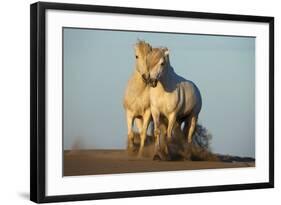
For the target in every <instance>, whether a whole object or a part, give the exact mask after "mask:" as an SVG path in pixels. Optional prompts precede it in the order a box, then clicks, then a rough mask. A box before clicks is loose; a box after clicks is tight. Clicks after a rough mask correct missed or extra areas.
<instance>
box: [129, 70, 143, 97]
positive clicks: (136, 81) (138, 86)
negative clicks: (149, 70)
mask: <svg viewBox="0 0 281 205" xmlns="http://www.w3.org/2000/svg"><path fill="white" fill-rule="evenodd" d="M131 82H132V83H131V85H130V86H132V88H133V90H134V91H135V92H141V91H143V90H144V89H145V88H146V87H147V85H146V83H145V82H143V79H142V77H141V75H140V73H139V72H138V71H136V70H135V72H134V73H133V76H132V81H131Z"/></svg>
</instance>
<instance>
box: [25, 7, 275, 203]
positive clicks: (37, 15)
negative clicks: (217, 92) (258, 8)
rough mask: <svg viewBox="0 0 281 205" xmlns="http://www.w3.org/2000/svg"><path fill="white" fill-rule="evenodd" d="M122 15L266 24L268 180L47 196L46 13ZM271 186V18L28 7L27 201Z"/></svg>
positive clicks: (120, 196) (272, 169)
mask: <svg viewBox="0 0 281 205" xmlns="http://www.w3.org/2000/svg"><path fill="white" fill-rule="evenodd" d="M48 9H54V10H67V11H86V12H101V13H121V14H137V15H151V16H163V17H164V16H169V17H181V18H196V19H215V20H229V21H246V22H263V23H267V24H269V50H268V52H269V138H270V139H269V181H267V182H263V183H249V184H235V185H234V184H229V185H220V186H204V187H189V188H171V189H158V190H141V191H133V190H132V191H124V192H107V193H90V194H75V195H60V196H46V192H45V191H46V190H45V187H46V179H45V176H46V166H45V162H46V155H45V151H46V150H45V146H46V136H45V134H46V127H45V123H46V122H45V117H46V101H45V100H46V93H45V88H46V81H45V77H46V76H45V74H46V70H45V69H46V68H45V61H46V60H45V48H46V47H45V35H46V30H45V24H46V10H48ZM273 187H274V17H265V16H249V15H233V14H231V15H230V14H218V13H202V12H187V11H172V10H156V9H144V8H126V7H110V6H97V5H82V4H65V3H47V2H38V3H34V4H32V5H31V6H30V200H31V201H34V202H37V203H45V202H61V201H76V200H96V199H110V198H124V197H140V196H155V195H169V194H186V193H198V192H214V191H231V190H245V189H260V188H273Z"/></svg>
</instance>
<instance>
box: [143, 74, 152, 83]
mask: <svg viewBox="0 0 281 205" xmlns="http://www.w3.org/2000/svg"><path fill="white" fill-rule="evenodd" d="M141 78H142V80H143V82H145V83H146V84H149V82H150V78H149V75H148V76H146V75H145V74H142V75H141Z"/></svg>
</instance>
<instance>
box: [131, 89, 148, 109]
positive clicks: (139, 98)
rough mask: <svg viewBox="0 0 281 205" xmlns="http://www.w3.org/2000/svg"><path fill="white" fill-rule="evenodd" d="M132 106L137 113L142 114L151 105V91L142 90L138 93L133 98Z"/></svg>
mask: <svg viewBox="0 0 281 205" xmlns="http://www.w3.org/2000/svg"><path fill="white" fill-rule="evenodd" d="M130 107H131V109H132V110H133V111H134V112H135V114H136V115H142V114H143V113H144V112H145V110H146V109H148V108H149V107H150V102H149V93H148V92H142V93H139V94H138V95H136V96H135V97H134V99H133V100H132V102H131V106H130Z"/></svg>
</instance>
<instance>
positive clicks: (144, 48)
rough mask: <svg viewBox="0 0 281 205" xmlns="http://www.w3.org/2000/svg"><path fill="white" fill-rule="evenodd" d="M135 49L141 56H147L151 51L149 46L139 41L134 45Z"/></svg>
mask: <svg viewBox="0 0 281 205" xmlns="http://www.w3.org/2000/svg"><path fill="white" fill-rule="evenodd" d="M136 47H137V48H138V50H139V52H141V53H142V54H143V55H147V54H148V53H149V52H150V51H152V47H151V45H150V44H149V43H146V42H145V41H141V40H139V41H138V42H137V44H136Z"/></svg>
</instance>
